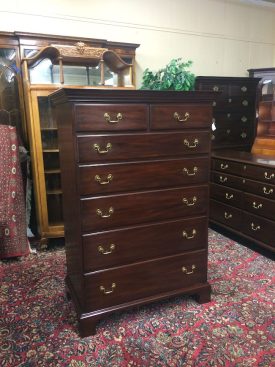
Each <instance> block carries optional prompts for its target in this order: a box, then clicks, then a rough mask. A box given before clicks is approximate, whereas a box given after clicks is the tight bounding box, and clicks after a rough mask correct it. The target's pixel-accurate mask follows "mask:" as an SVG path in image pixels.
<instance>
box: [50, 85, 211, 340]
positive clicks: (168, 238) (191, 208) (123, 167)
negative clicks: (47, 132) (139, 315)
mask: <svg viewBox="0 0 275 367" xmlns="http://www.w3.org/2000/svg"><path fill="white" fill-rule="evenodd" d="M214 95H215V93H212V94H211V93H203V92H157V91H154V92H152V91H117V90H116V91H115V90H96V89H94V90H88V89H69V88H68V89H62V90H59V91H58V92H55V93H54V94H52V95H51V97H50V98H51V102H52V104H53V113H54V116H55V117H54V118H55V120H56V121H57V125H58V138H59V148H60V165H61V178H62V189H63V197H64V200H63V203H64V204H63V212H64V221H65V241H66V257H67V277H66V284H67V287H68V290H69V293H70V295H71V296H72V299H73V302H74V305H75V307H76V311H77V315H78V319H79V324H80V333H81V335H82V336H86V335H90V334H93V333H95V326H96V322H97V321H98V320H99V319H101V318H102V317H104V316H105V315H107V314H109V313H111V312H114V311H117V310H123V309H127V308H129V307H132V306H138V305H142V304H146V303H148V302H151V301H156V300H160V299H164V298H167V297H170V296H174V295H180V294H190V295H195V296H196V298H197V300H198V302H200V303H203V302H208V301H209V300H210V286H209V284H208V282H207V252H208V250H207V243H208V237H207V235H208V211H209V175H210V142H211V141H210V127H211V121H212V101H213V98H214Z"/></svg>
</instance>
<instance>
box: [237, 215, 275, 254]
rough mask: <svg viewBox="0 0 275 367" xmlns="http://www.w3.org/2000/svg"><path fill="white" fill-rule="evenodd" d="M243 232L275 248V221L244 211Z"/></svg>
mask: <svg viewBox="0 0 275 367" xmlns="http://www.w3.org/2000/svg"><path fill="white" fill-rule="evenodd" d="M243 232H244V233H245V234H246V235H248V236H250V237H252V238H255V239H256V240H258V241H261V242H263V243H265V244H267V245H269V246H272V247H274V248H275V235H274V234H275V222H273V221H271V220H269V219H265V218H262V217H258V216H257V215H253V214H249V213H245V212H244V213H243Z"/></svg>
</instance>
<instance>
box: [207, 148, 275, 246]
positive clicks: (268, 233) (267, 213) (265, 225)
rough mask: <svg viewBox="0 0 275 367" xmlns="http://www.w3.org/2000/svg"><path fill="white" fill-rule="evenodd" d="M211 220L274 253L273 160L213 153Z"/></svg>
mask: <svg viewBox="0 0 275 367" xmlns="http://www.w3.org/2000/svg"><path fill="white" fill-rule="evenodd" d="M211 175H212V177H211V179H212V183H211V190H210V193H211V201H210V221H211V223H212V224H216V225H218V226H219V228H224V229H226V230H229V232H231V233H234V234H237V235H239V236H240V238H241V239H245V240H250V241H252V242H253V243H256V244H257V245H258V246H260V247H262V248H264V249H267V250H269V251H271V252H275V157H270V156H266V155H258V154H252V153H249V152H239V151H233V150H231V151H222V150H220V151H215V152H214V153H213V154H212V173H211Z"/></svg>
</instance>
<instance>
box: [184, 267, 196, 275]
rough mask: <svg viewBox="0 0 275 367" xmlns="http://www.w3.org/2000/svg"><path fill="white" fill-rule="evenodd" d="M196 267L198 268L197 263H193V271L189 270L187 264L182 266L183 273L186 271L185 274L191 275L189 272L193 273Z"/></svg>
mask: <svg viewBox="0 0 275 367" xmlns="http://www.w3.org/2000/svg"><path fill="white" fill-rule="evenodd" d="M195 269H196V265H192V266H191V271H188V269H187V268H186V267H185V266H183V267H182V268H181V270H182V271H183V273H185V274H187V275H189V274H193V273H194V270H195Z"/></svg>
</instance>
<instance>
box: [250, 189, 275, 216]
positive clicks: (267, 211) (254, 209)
mask: <svg viewBox="0 0 275 367" xmlns="http://www.w3.org/2000/svg"><path fill="white" fill-rule="evenodd" d="M244 210H246V211H249V212H251V213H253V214H256V215H260V216H263V217H265V218H269V219H275V201H272V200H269V199H264V198H263V197H261V196H256V195H253V194H248V193H245V194H244Z"/></svg>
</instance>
